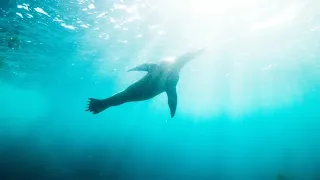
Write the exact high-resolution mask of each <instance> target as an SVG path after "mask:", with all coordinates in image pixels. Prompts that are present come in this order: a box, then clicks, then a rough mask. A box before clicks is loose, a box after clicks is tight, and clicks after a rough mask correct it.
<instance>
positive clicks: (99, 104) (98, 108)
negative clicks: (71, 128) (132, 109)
mask: <svg viewBox="0 0 320 180" xmlns="http://www.w3.org/2000/svg"><path fill="white" fill-rule="evenodd" d="M88 103H89V104H88V109H87V110H86V111H90V112H92V113H93V114H98V113H100V112H102V111H104V110H105V109H107V108H108V107H109V105H108V103H106V101H105V100H99V99H94V98H89V99H88Z"/></svg>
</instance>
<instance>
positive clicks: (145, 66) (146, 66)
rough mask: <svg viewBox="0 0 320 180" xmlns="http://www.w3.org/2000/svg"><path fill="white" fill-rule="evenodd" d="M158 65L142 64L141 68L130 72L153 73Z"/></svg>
mask: <svg viewBox="0 0 320 180" xmlns="http://www.w3.org/2000/svg"><path fill="white" fill-rule="evenodd" d="M156 66H157V65H156V64H153V63H145V64H141V65H139V66H136V67H134V68H132V69H129V70H128V72H129V71H147V72H150V71H152V70H153V69H154V68H155V67H156Z"/></svg>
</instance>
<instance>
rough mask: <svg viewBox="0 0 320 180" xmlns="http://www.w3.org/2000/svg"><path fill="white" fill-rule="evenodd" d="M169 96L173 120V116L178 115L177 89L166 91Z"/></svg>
mask: <svg viewBox="0 0 320 180" xmlns="http://www.w3.org/2000/svg"><path fill="white" fill-rule="evenodd" d="M166 93H167V96H168V105H169V108H170V114H171V118H173V116H174V115H175V113H176V109H177V99H178V97H177V90H176V87H172V88H170V89H168V90H167V91H166Z"/></svg>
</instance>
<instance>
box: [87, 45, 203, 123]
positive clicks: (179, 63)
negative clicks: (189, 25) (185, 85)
mask: <svg viewBox="0 0 320 180" xmlns="http://www.w3.org/2000/svg"><path fill="white" fill-rule="evenodd" d="M203 51H204V49H198V50H195V51H193V52H188V53H184V54H182V55H181V56H179V57H178V58H177V59H176V60H174V61H166V60H164V61H160V62H159V63H157V64H155V63H145V64H142V65H139V66H137V67H134V68H132V69H130V70H128V71H147V72H148V73H147V74H146V75H145V76H144V77H143V78H141V79H140V80H138V81H137V82H135V83H133V84H132V85H130V86H129V87H128V88H127V89H125V90H123V91H121V92H119V93H117V94H115V95H113V96H111V97H109V98H106V99H102V100H99V99H94V98H89V100H88V102H89V105H88V109H87V110H86V111H90V112H92V113H93V114H98V113H100V112H102V111H104V110H105V109H107V108H109V107H111V106H118V105H120V104H123V103H127V102H134V101H144V100H147V99H151V98H153V97H155V96H157V95H159V94H161V93H163V92H166V93H167V96H168V104H169V108H170V114H171V118H172V117H173V116H174V115H175V112H176V108H177V91H176V85H177V83H178V81H179V73H180V70H181V68H182V67H183V66H184V65H185V64H186V63H187V62H189V61H190V60H192V59H194V58H196V57H197V56H199V55H200V54H202V52H203Z"/></svg>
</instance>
